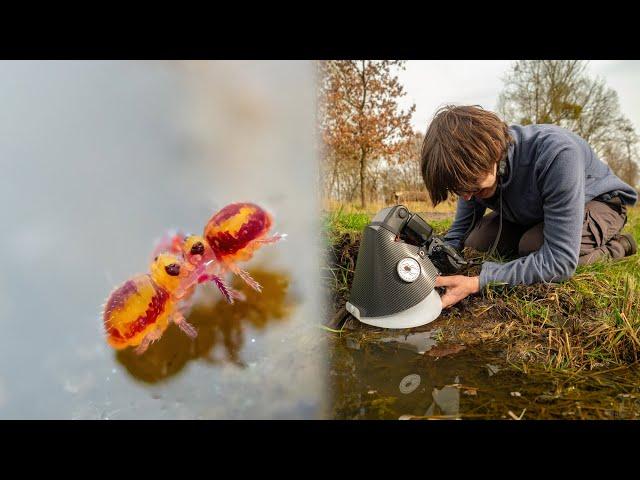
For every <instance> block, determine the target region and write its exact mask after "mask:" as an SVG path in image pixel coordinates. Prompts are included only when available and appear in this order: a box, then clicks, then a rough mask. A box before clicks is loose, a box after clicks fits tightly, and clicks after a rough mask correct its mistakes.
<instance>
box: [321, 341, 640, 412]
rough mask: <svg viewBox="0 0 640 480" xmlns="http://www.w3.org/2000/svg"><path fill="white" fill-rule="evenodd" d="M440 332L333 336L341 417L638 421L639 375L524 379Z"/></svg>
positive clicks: (482, 350)
mask: <svg viewBox="0 0 640 480" xmlns="http://www.w3.org/2000/svg"><path fill="white" fill-rule="evenodd" d="M437 337H438V331H431V332H414V333H406V332H405V331H402V332H395V333H394V332H393V331H391V330H389V331H384V332H381V331H376V332H373V333H372V332H344V333H342V334H341V335H335V334H333V335H332V336H331V339H330V347H329V359H330V366H329V379H330V380H329V383H330V385H329V388H330V391H331V407H330V415H331V416H332V417H333V418H338V419H406V420H410V419H416V420H417V419H449V420H452V419H513V420H521V419H525V420H530V419H636V418H640V370H638V369H637V368H620V369H616V370H613V371H608V372H582V374H580V375H571V374H559V373H554V372H528V374H524V373H521V372H519V371H517V370H515V369H514V368H513V366H510V365H508V364H506V362H505V361H504V359H503V355H502V354H501V351H500V349H499V348H496V347H495V346H494V347H491V346H489V345H485V346H470V347H468V348H464V349H459V348H448V347H445V346H440V345H439V344H438V341H437Z"/></svg>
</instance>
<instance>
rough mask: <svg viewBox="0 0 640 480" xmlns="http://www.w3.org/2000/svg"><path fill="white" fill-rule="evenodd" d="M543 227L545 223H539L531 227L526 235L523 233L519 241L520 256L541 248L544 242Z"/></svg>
mask: <svg viewBox="0 0 640 480" xmlns="http://www.w3.org/2000/svg"><path fill="white" fill-rule="evenodd" d="M543 229H544V223H539V224H538V225H536V226H534V227H531V228H530V229H529V230H527V231H526V232H525V233H524V235H522V238H521V239H520V242H519V243H518V256H519V257H525V256H527V255H529V254H530V253H533V252H537V251H538V250H540V248H541V247H542V244H543V243H544V235H543Z"/></svg>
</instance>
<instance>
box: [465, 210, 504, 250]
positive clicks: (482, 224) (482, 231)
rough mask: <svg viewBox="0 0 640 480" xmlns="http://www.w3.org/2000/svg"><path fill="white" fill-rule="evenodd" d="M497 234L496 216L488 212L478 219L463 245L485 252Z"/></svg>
mask: <svg viewBox="0 0 640 480" xmlns="http://www.w3.org/2000/svg"><path fill="white" fill-rule="evenodd" d="M497 234H498V216H497V214H495V213H490V214H489V215H486V216H484V217H482V218H481V219H480V221H479V222H478V224H477V225H476V226H475V227H474V229H473V230H472V231H471V233H470V234H469V236H468V237H467V239H466V240H465V242H464V246H465V247H467V248H472V249H474V250H477V251H479V252H486V251H487V250H489V249H490V248H491V245H493V242H494V240H495V238H496V235H497Z"/></svg>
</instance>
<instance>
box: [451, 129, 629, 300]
mask: <svg viewBox="0 0 640 480" xmlns="http://www.w3.org/2000/svg"><path fill="white" fill-rule="evenodd" d="M509 133H510V134H511V136H512V137H513V139H514V143H513V144H512V145H510V146H509V152H508V162H507V172H506V173H505V174H504V175H503V177H502V182H501V186H499V187H498V188H501V189H502V214H503V219H504V220H508V221H510V222H513V223H516V224H519V225H524V226H531V227H533V226H534V225H535V224H537V223H540V222H542V221H544V229H543V235H544V243H543V245H542V247H541V248H540V250H538V251H536V252H533V253H531V254H529V255H527V256H525V257H521V258H518V259H516V260H513V261H511V262H507V263H496V262H485V263H484V264H483V266H482V270H481V271H480V288H484V287H485V286H486V285H487V284H490V283H506V284H509V285H517V284H531V283H537V282H559V281H564V280H567V279H568V278H570V277H571V276H572V275H573V274H574V272H575V270H576V267H577V265H578V255H579V251H580V241H581V237H582V224H583V221H584V206H585V203H587V202H589V201H590V200H592V199H594V198H595V197H598V196H600V195H603V194H607V193H608V194H611V195H613V196H615V195H618V196H619V197H620V199H621V200H622V202H623V203H624V204H625V205H633V204H635V203H636V200H637V198H638V194H637V193H636V191H635V190H634V189H633V188H631V187H630V186H629V185H627V184H626V183H624V182H623V181H622V180H620V179H619V178H618V177H617V176H616V175H615V174H614V173H613V172H612V171H611V169H610V168H609V166H608V165H606V164H605V163H604V162H603V161H601V160H600V159H599V158H598V156H597V155H596V154H595V152H594V151H593V150H592V149H591V147H589V145H588V144H587V142H586V141H585V140H583V139H582V138H580V137H579V136H578V135H576V134H574V133H572V132H570V131H569V130H566V129H564V128H561V127H558V126H556V125H527V126H520V125H512V126H511V127H510V128H509ZM487 208H489V209H491V210H496V211H499V209H500V192H499V190H496V193H495V195H493V196H492V197H491V198H489V199H486V200H481V199H475V198H471V200H469V201H466V200H464V199H463V198H459V199H458V204H457V210H456V216H455V219H454V221H453V224H452V225H451V229H450V230H449V231H448V232H447V234H446V235H445V241H447V242H448V243H450V244H451V245H453V246H454V247H456V248H458V249H461V248H462V246H463V245H462V242H463V241H464V236H465V233H466V232H467V230H468V228H469V226H470V225H471V223H472V219H473V216H474V215H473V212H474V210H475V212H476V213H475V218H476V221H478V220H479V219H480V218H482V216H483V215H484V213H485V211H486V209H487Z"/></svg>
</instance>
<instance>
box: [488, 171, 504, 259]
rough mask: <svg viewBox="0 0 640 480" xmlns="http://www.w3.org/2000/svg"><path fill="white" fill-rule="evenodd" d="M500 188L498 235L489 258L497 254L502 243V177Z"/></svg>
mask: <svg viewBox="0 0 640 480" xmlns="http://www.w3.org/2000/svg"><path fill="white" fill-rule="evenodd" d="M498 188H499V189H500V221H499V224H498V234H497V235H496V239H495V240H494V241H493V245H492V246H491V250H489V254H488V255H487V257H491V256H492V255H493V254H494V253H495V250H496V248H497V247H498V242H499V241H500V235H502V175H501V176H499V177H498Z"/></svg>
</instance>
